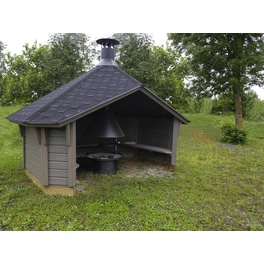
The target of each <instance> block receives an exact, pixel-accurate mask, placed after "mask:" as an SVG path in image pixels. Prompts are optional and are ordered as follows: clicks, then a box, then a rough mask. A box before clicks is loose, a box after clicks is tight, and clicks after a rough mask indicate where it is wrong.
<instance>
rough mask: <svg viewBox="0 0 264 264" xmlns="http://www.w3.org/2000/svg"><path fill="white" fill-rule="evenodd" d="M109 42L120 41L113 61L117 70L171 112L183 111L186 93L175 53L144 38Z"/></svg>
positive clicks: (123, 36) (134, 36)
mask: <svg viewBox="0 0 264 264" xmlns="http://www.w3.org/2000/svg"><path fill="white" fill-rule="evenodd" d="M113 38H115V39H117V40H119V41H120V46H117V47H116V59H115V61H116V63H117V64H118V65H119V67H120V68H121V69H123V70H124V71H126V72H127V73H128V74H130V75H131V76H133V77H134V78H135V79H137V80H138V81H140V82H141V83H142V84H144V85H145V86H146V87H147V88H148V89H150V90H152V91H153V92H154V93H155V94H157V95H158V96H159V97H160V98H161V99H163V100H166V101H167V103H169V104H171V105H172V106H173V107H174V108H177V109H180V110H185V109H184V107H185V106H186V105H187V103H186V101H185V100H186V92H187V90H186V89H185V88H184V83H183V76H184V75H185V74H183V72H184V70H186V65H185V64H184V63H183V60H182V58H181V57H180V55H179V53H178V52H177V51H175V50H173V49H172V48H170V47H169V48H167V49H164V48H163V47H159V46H154V42H153V39H152V37H151V36H150V35H148V34H143V33H141V34H135V33H129V34H114V35H113ZM183 69H184V70H183Z"/></svg>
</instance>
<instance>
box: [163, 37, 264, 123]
mask: <svg viewBox="0 0 264 264" xmlns="http://www.w3.org/2000/svg"><path fill="white" fill-rule="evenodd" d="M168 37H169V39H170V40H172V45H173V46H174V47H175V48H176V49H178V50H179V51H180V52H182V53H184V54H185V56H186V57H187V59H188V60H189V62H190V65H191V74H192V80H191V84H192V90H193V91H194V92H195V93H196V95H197V96H199V97H202V96H206V97H211V96H213V95H220V94H226V95H227V96H230V97H232V100H233V105H234V114H235V119H236V125H237V126H239V127H242V117H243V115H242V95H243V94H245V92H247V91H249V90H250V89H251V87H252V86H253V85H260V86H261V85H263V84H264V78H263V70H264V56H263V48H264V41H263V34H251V33H247V34H244V33H243V34H242V33H235V34H231V33H227V34H220V33H216V34H210V33H203V34H178V33H171V34H169V35H168Z"/></svg>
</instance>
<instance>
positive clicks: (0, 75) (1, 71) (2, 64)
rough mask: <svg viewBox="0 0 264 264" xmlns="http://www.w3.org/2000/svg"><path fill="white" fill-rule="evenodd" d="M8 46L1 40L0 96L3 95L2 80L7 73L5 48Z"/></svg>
mask: <svg viewBox="0 0 264 264" xmlns="http://www.w3.org/2000/svg"><path fill="white" fill-rule="evenodd" d="M5 48H6V45H5V44H4V43H3V42H2V41H0V98H1V95H2V89H3V88H2V82H3V78H4V73H5V63H4V60H5V53H4V50H5Z"/></svg>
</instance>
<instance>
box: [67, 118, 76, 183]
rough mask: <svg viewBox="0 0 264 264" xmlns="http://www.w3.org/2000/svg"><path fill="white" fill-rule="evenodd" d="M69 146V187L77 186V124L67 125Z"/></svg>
mask: <svg viewBox="0 0 264 264" xmlns="http://www.w3.org/2000/svg"><path fill="white" fill-rule="evenodd" d="M66 140H67V145H68V187H74V186H75V185H76V122H75V121H74V122H72V123H70V124H68V125H66Z"/></svg>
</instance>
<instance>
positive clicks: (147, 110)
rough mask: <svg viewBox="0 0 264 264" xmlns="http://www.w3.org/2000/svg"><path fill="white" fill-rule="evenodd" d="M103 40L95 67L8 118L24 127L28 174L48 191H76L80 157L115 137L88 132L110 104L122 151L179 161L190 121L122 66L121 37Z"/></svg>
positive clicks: (47, 192)
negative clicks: (118, 56)
mask: <svg viewBox="0 0 264 264" xmlns="http://www.w3.org/2000/svg"><path fill="white" fill-rule="evenodd" d="M106 41H108V42H106ZM98 43H100V44H102V58H101V61H100V62H99V64H98V65H97V66H96V67H95V68H93V69H92V70H90V71H88V72H86V73H84V74H82V75H81V76H79V77H77V78H75V79H74V80H72V81H70V82H69V83H66V84H64V85H62V86H61V87H59V88H57V89H56V90H54V91H53V92H51V93H49V94H47V95H45V96H43V97H42V98H40V99H38V100H37V101H35V102H33V103H32V104H30V105H28V106H26V107H24V108H22V109H21V110H19V111H17V112H15V113H13V114H12V115H10V116H8V117H7V119H8V120H9V121H11V122H15V123H17V124H18V125H19V128H20V134H21V136H22V139H23V167H24V168H25V171H26V174H27V175H28V176H29V177H30V178H31V179H32V180H33V182H34V183H35V184H37V185H38V186H39V187H40V188H41V189H42V190H43V191H44V192H45V193H46V194H64V195H69V196H73V195H74V194H75V193H76V159H77V156H82V154H83V153H85V152H87V151H91V150H92V149H93V148H96V147H100V148H104V147H103V145H100V143H102V141H103V143H105V142H107V141H109V139H98V138H97V139H94V138H93V137H90V136H87V131H89V124H91V121H92V120H93V119H94V118H96V116H98V115H99V114H100V111H102V110H103V109H105V108H106V107H107V109H110V110H111V111H112V113H113V114H114V116H115V117H116V120H117V121H118V123H119V125H120V127H121V128H122V130H123V132H124V134H125V136H124V137H122V138H119V139H118V148H119V151H120V152H126V151H130V152H135V153H137V154H138V155H147V156H151V157H155V158H161V159H163V160H166V161H168V162H169V164H170V165H171V166H174V165H175V164H176V148H177V138H178V136H179V133H180V127H181V124H187V123H188V122H189V120H188V119H187V118H185V117H184V116H183V115H182V114H180V113H179V112H178V111H176V110H175V109H174V108H172V107H171V106H170V105H168V104H167V103H166V102H164V101H163V100H161V99H160V98H159V97H158V96H156V95H155V94H154V93H153V92H151V91H150V90H149V89H147V88H146V87H145V86H144V85H143V84H142V83H140V82H138V81H137V80H136V79H134V78H133V77H131V76H130V75H128V74H127V73H126V72H124V71H123V70H121V69H120V68H119V67H118V66H117V64H116V63H115V61H114V57H113V52H114V51H113V46H114V45H116V44H117V41H116V40H111V39H101V40H100V41H99V42H98ZM109 43H110V44H109Z"/></svg>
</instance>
